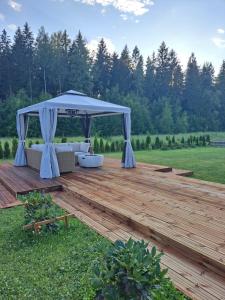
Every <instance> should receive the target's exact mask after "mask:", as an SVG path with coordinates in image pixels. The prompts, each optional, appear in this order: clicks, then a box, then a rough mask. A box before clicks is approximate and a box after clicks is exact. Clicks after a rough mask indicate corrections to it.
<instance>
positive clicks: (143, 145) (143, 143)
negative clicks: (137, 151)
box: [141, 140, 146, 150]
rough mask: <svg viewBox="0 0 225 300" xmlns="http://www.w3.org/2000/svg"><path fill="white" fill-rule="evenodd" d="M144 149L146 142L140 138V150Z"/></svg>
mask: <svg viewBox="0 0 225 300" xmlns="http://www.w3.org/2000/svg"><path fill="white" fill-rule="evenodd" d="M145 149H146V144H145V141H144V140H142V141H141V150H145Z"/></svg>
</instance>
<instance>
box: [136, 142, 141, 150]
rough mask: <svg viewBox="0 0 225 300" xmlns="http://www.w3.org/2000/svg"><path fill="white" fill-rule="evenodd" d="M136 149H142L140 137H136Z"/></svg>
mask: <svg viewBox="0 0 225 300" xmlns="http://www.w3.org/2000/svg"><path fill="white" fill-rule="evenodd" d="M136 150H137V151H138V150H141V143H140V140H139V139H136Z"/></svg>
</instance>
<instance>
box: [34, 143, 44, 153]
mask: <svg viewBox="0 0 225 300" xmlns="http://www.w3.org/2000/svg"><path fill="white" fill-rule="evenodd" d="M31 149H34V150H36V151H40V152H42V151H43V149H44V144H33V145H31Z"/></svg>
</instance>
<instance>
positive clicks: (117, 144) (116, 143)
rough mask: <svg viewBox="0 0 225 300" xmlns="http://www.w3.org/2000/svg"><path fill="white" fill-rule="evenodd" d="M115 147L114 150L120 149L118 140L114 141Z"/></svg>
mask: <svg viewBox="0 0 225 300" xmlns="http://www.w3.org/2000/svg"><path fill="white" fill-rule="evenodd" d="M115 147H116V151H117V152H119V151H120V150H121V149H120V143H119V141H117V140H116V142H115Z"/></svg>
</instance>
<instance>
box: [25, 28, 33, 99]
mask: <svg viewBox="0 0 225 300" xmlns="http://www.w3.org/2000/svg"><path fill="white" fill-rule="evenodd" d="M23 38H24V47H25V49H24V51H25V60H24V65H25V71H26V73H25V74H24V76H25V77H26V78H27V87H26V90H27V91H29V96H30V100H31V102H32V99H33V83H32V81H33V67H34V66H33V64H34V37H33V33H32V32H31V30H30V27H29V26H28V23H25V25H24V29H23Z"/></svg>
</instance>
